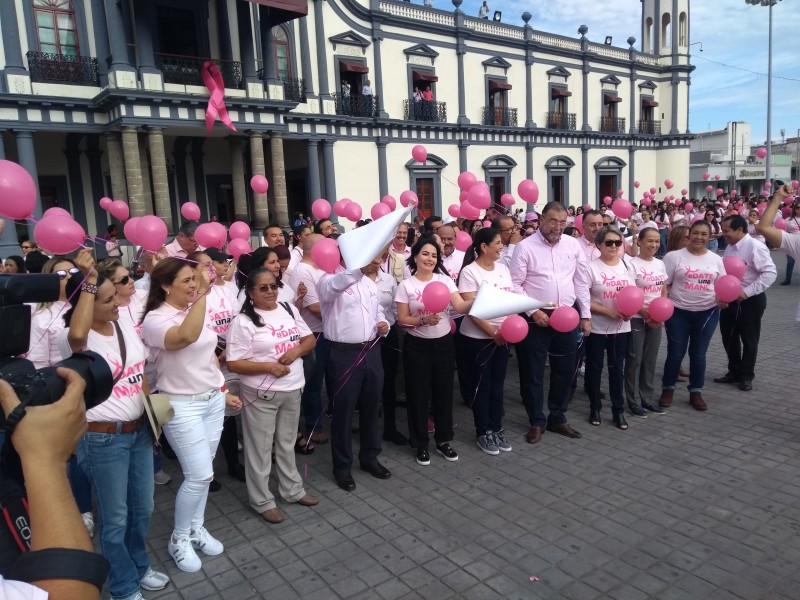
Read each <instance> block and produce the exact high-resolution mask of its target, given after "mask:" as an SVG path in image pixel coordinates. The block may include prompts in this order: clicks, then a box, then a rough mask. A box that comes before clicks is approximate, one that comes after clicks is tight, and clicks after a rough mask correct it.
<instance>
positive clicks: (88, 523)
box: [81, 512, 94, 538]
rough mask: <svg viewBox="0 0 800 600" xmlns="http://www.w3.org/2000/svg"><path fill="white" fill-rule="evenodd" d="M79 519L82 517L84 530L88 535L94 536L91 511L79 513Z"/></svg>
mask: <svg viewBox="0 0 800 600" xmlns="http://www.w3.org/2000/svg"><path fill="white" fill-rule="evenodd" d="M81 519H83V525H84V527H86V531H88V532H89V537H90V538H93V537H94V515H93V514H92V513H91V512H85V513H81Z"/></svg>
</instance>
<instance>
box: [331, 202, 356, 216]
mask: <svg viewBox="0 0 800 600" xmlns="http://www.w3.org/2000/svg"><path fill="white" fill-rule="evenodd" d="M351 202H352V200H350V199H349V198H342V199H341V200H339V201H338V202H337V203H336V204H334V205H333V212H334V214H336V216H337V217H344V215H345V210H347V205H348V204H350V203H351Z"/></svg>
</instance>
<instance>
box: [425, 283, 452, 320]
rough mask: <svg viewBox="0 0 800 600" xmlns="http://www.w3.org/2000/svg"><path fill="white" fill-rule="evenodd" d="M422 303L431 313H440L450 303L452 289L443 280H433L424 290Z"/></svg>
mask: <svg viewBox="0 0 800 600" xmlns="http://www.w3.org/2000/svg"><path fill="white" fill-rule="evenodd" d="M422 304H423V306H424V307H425V310H427V311H428V312H429V313H440V312H442V311H444V309H446V308H447V307H448V306H449V305H450V290H448V289H447V286H446V285H445V284H443V283H442V282H441V281H432V282H431V283H429V284H428V285H426V286H425V289H423V290H422Z"/></svg>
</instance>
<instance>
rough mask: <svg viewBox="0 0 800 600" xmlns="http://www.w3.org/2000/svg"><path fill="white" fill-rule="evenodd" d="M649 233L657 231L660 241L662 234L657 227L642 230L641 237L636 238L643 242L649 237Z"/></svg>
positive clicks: (640, 231)
mask: <svg viewBox="0 0 800 600" xmlns="http://www.w3.org/2000/svg"><path fill="white" fill-rule="evenodd" d="M648 231H655V232H656V233H657V234H658V237H659V239H661V232H660V231H659V230H658V229H656V228H655V227H645V228H644V229H640V230H639V235H638V236H636V237H637V239H639V241H641V240H643V239H644V236H646V235H647V232H648Z"/></svg>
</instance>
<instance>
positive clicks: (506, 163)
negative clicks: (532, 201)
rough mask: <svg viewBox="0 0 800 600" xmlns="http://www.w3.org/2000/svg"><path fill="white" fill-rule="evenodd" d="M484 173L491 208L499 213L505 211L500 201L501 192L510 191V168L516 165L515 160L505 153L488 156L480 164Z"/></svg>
mask: <svg viewBox="0 0 800 600" xmlns="http://www.w3.org/2000/svg"><path fill="white" fill-rule="evenodd" d="M481 166H482V167H483V171H484V173H485V174H486V183H487V184H488V185H489V194H491V196H492V208H493V209H494V210H495V211H496V212H497V213H499V214H503V213H505V210H506V209H505V207H504V206H503V205H502V204H501V203H500V197H501V196H502V195H503V194H507V193H511V170H512V169H513V168H514V167H516V166H517V163H516V161H515V160H514V159H513V158H511V157H510V156H507V155H506V154H495V155H494V156H490V157H489V158H487V159H486V160H485V161H483V164H482V165H481Z"/></svg>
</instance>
